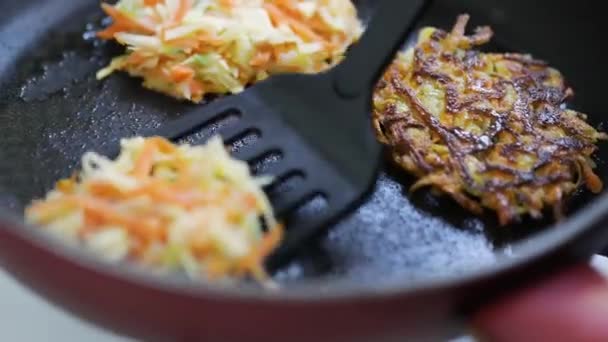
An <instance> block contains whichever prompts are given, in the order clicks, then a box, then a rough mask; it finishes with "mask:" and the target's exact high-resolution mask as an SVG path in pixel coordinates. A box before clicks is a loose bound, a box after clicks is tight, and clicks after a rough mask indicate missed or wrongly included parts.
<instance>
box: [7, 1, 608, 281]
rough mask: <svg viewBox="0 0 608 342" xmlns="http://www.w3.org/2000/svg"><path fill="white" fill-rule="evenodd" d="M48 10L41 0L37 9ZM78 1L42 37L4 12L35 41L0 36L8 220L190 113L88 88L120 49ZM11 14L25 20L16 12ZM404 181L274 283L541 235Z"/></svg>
mask: <svg viewBox="0 0 608 342" xmlns="http://www.w3.org/2000/svg"><path fill="white" fill-rule="evenodd" d="M48 3H52V2H47V4H46V5H45V6H44V7H47V6H48ZM57 3H58V4H59V3H61V1H57ZM84 3H87V2H85V1H74V2H73V3H71V4H69V5H63V6H64V9H65V12H64V13H63V14H65V15H67V16H66V18H65V19H61V20H59V21H58V23H56V24H53V25H49V27H48V29H47V28H46V26H47V25H46V24H47V23H45V22H34V21H32V22H29V23H28V22H27V21H26V22H23V20H27V19H25V18H27V17H28V16H30V17H32V19H35V18H36V16H37V15H36V14H34V12H31V11H26V10H25V9H22V8H20V7H23V6H19V5H17V6H8V7H9V8H8V10H7V11H5V12H4V14H6V13H9V14H12V15H11V16H10V17H7V18H6V19H4V21H3V23H2V24H3V25H6V24H7V22H8V21H9V19H10V18H11V17H12V18H16V16H15V14H18V15H21V17H20V18H21V20H22V21H21V22H19V23H17V24H18V25H24V24H25V25H27V27H28V28H29V29H30V30H31V31H32V32H35V35H36V37H35V39H33V40H32V42H31V43H30V44H29V45H30V46H29V47H28V48H25V49H22V48H20V49H13V47H12V45H11V44H16V40H18V39H19V38H18V37H0V42H2V45H0V48H2V49H3V53H4V51H6V53H8V58H10V61H9V62H8V63H6V62H5V61H2V62H3V63H2V64H0V66H2V69H3V73H2V77H1V78H0V81H1V82H2V89H1V91H0V121H1V123H2V128H3V135H2V137H1V138H0V147H1V148H0V158H1V160H2V172H1V174H2V176H1V178H0V187H1V189H2V193H1V195H0V196H1V197H0V202H1V204H2V205H3V206H8V207H10V208H11V209H13V210H15V211H17V212H20V211H21V210H22V208H23V205H24V204H25V203H27V202H28V201H29V200H30V199H32V198H35V197H38V196H41V195H42V194H43V193H44V192H45V191H46V190H47V189H49V188H50V187H51V186H52V184H53V182H54V181H55V180H56V179H58V178H60V177H65V176H67V175H69V174H70V172H71V171H72V170H74V169H75V168H76V167H77V166H78V162H79V156H80V155H82V153H83V152H84V151H86V150H101V151H103V150H104V148H106V147H107V146H108V145H110V144H114V143H116V141H117V139H120V138H121V137H127V136H132V135H135V134H137V133H138V132H141V131H142V130H144V129H146V128H151V127H156V126H158V125H161V124H162V123H163V122H165V121H167V120H171V119H172V118H174V117H176V116H178V115H180V113H181V112H183V111H184V109H186V108H189V107H191V105H188V104H185V103H179V102H177V101H174V100H172V99H169V98H167V97H164V96H160V95H158V94H156V93H152V92H150V91H147V90H143V89H142V88H141V87H140V86H139V84H138V81H137V80H134V79H130V78H128V77H126V76H125V75H117V76H113V77H111V78H109V79H108V80H107V81H103V82H98V81H96V80H95V77H94V74H95V71H96V70H97V69H99V68H100V67H101V66H103V65H105V64H106V63H107V62H108V60H109V58H110V56H112V55H114V54H116V53H118V52H119V51H120V48H118V47H116V46H114V45H112V44H105V43H101V42H99V41H97V40H95V39H94V38H93V34H92V31H93V30H94V29H96V28H98V27H99V24H100V20H101V18H102V16H101V14H100V11H99V10H98V8H97V5H96V4H89V5H81V4H84ZM368 5H369V4H368V3H367V2H365V1H362V2H360V4H359V7H360V14H361V15H362V17H366V16H367V15H368V14H369V9H370V6H368ZM3 6H6V5H3ZM33 7H35V6H33ZM456 8H457V6H456V5H454V4H452V5H451V6H448V5H447V4H445V3H444V2H441V1H437V2H436V3H435V5H434V6H432V7H431V9H430V11H429V12H428V13H427V15H426V17H425V19H424V20H423V22H422V23H423V24H425V25H439V26H441V27H444V28H446V29H447V28H449V27H450V25H452V22H453V20H454V19H455V16H456V14H457V13H459V12H463V11H466V10H471V9H468V8H466V7H462V8H459V9H456ZM455 9H456V10H455ZM20 10H21V11H26V12H24V13H18V12H19V11H20ZM11 11H16V12H17V13H11ZM487 15H489V17H488V16H487ZM497 18H500V10H499V9H495V10H493V11H491V12H490V13H486V16H482V15H478V16H474V17H473V24H475V23H488V24H493V22H494V21H496V19H497ZM502 20H505V19H504V18H503V19H502ZM38 26H45V27H44V28H43V27H40V28H38ZM494 27H495V29H496V30H497V31H498V34H497V36H498V39H497V40H498V41H499V42H503V41H505V40H506V39H507V38H506V37H507V33H510V32H514V29H507V30H504V31H503V30H501V29H503V28H504V26H500V25H497V24H496V25H494ZM505 31H506V32H505ZM530 35H531V36H539V35H540V33H534V32H531V33H530ZM526 41H527V40H526V39H521V40H517V41H509V42H512V46H515V48H511V45H507V44H504V45H502V46H501V45H496V46H495V47H494V48H496V49H505V50H510V49H521V48H524V47H528V48H529V49H528V51H532V52H536V51H538V50H540V48H538V47H536V46H526V45H525V44H526ZM517 44H520V45H517ZM538 53H539V54H540V56H539V57H542V58H547V59H549V60H551V61H552V62H554V63H555V64H556V65H557V66H558V67H560V66H561V65H560V58H558V57H559V55H555V54H552V53H551V50H549V51H543V52H541V51H538ZM565 53H566V54H568V53H569V54H570V55H571V57H570V58H569V59H576V58H583V57H584V58H585V59H587V58H593V57H589V56H590V55H589V54H586V53H585V52H584V51H581V50H574V51H569V52H568V51H566V52H565ZM15 55H18V57H17V58H15ZM552 57H554V58H552ZM13 58H15V59H13ZM562 62H564V61H563V60H562ZM564 64H566V65H564V66H563V67H562V69H564V72H565V74H566V75H567V76H571V77H570V79H573V78H576V79H575V81H574V82H573V83H574V85H575V86H578V87H577V88H575V89H577V90H578V92H579V93H580V94H581V97H585V96H589V95H587V94H588V93H593V92H595V93H597V89H594V88H593V87H592V84H593V83H592V82H591V83H589V82H585V79H584V78H583V77H586V76H583V77H576V76H577V75H580V73H579V74H576V73H574V72H572V71H570V70H569V69H568V68H569V67H570V66H571V65H570V64H571V63H570V64H568V63H564ZM573 67H581V65H580V64H579V65H575V66H573ZM602 70H605V68H600V70H598V72H605V71H602ZM579 71H580V70H579ZM598 76H599V75H598ZM579 104H584V105H583V106H582V107H583V109H584V110H587V111H588V112H589V113H590V116H591V119H592V120H593V121H594V122H595V123H597V120H594V119H595V118H597V117H598V116H599V114H600V113H602V108H601V107H599V106H597V105H595V103H594V102H590V103H589V102H588V103H580V102H579ZM208 136H209V132H204V133H203V134H198V135H194V136H192V137H191V139H189V141H190V142H193V143H197V142H201V141H202V138H203V137H208ZM601 165H602V164H600V167H601ZM600 173H601V175H602V178H603V179H606V173H605V172H604V173H602V171H601V170H600ZM411 181H412V179H411V178H409V177H408V176H403V175H400V174H399V172H398V171H397V170H394V169H392V168H391V167H390V165H388V164H387V166H386V172H385V173H383V174H382V176H381V177H380V179H379V180H378V184H377V188H376V191H375V192H374V194H373V195H372V197H371V199H370V200H369V201H368V202H367V203H366V204H365V205H364V206H363V207H362V208H361V209H360V210H359V211H358V212H357V213H355V214H354V215H352V216H351V217H350V218H348V219H346V220H345V221H344V222H343V223H342V224H340V225H339V226H337V227H335V228H334V229H333V230H332V231H331V233H330V234H329V236H328V237H327V238H325V239H323V241H321V242H320V243H318V244H314V245H312V246H311V247H310V248H308V249H307V250H306V251H305V252H304V253H303V254H302V256H301V257H300V259H299V260H296V261H295V262H294V264H293V265H292V266H290V267H288V268H286V269H285V270H283V271H282V272H280V273H279V274H278V277H279V279H282V280H285V281H289V280H294V279H299V278H302V277H321V276H339V277H348V278H352V279H355V280H357V281H358V282H359V281H362V280H363V281H365V280H374V279H376V278H377V277H378V276H379V275H382V276H383V277H384V278H390V277H392V276H398V277H400V278H403V277H404V275H405V276H406V277H411V278H412V279H425V278H428V277H435V276H437V275H449V274H461V273H463V272H467V271H470V270H473V269H477V268H479V267H481V266H487V265H491V264H493V263H494V262H495V259H496V254H500V255H506V256H509V255H510V252H511V250H510V248H509V243H510V242H512V241H514V240H518V239H521V238H523V237H526V236H527V235H529V234H530V233H531V232H534V231H536V230H537V229H536V227H544V226H546V225H547V222H550V220H546V221H543V222H534V221H529V220H526V221H525V222H524V223H523V224H520V225H513V226H509V227H505V228H500V227H497V224H496V221H495V220H494V218H493V217H492V216H491V215H487V216H486V217H483V218H481V219H480V218H475V217H473V216H471V215H468V214H467V213H466V212H464V210H462V209H461V208H459V207H457V206H456V205H455V204H453V203H452V202H451V201H450V200H447V199H440V198H437V197H435V196H433V195H431V194H430V193H428V192H425V191H420V192H418V193H416V194H414V195H410V194H408V190H407V189H408V186H409V184H411ZM578 197H580V198H579V199H577V201H575V202H574V203H573V204H572V205H571V207H576V206H577V205H578V204H579V203H578V202H584V201H586V200H587V198H588V197H589V196H588V195H586V194H582V195H579V196H578Z"/></svg>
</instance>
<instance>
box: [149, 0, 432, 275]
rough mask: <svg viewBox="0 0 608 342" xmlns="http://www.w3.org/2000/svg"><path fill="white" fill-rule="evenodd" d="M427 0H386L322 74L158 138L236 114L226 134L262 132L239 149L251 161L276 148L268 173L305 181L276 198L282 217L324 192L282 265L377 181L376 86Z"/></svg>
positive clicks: (192, 117)
mask: <svg viewBox="0 0 608 342" xmlns="http://www.w3.org/2000/svg"><path fill="white" fill-rule="evenodd" d="M424 2H425V1H422V0H415V1H406V0H382V1H380V2H379V4H378V8H377V9H376V13H375V15H374V17H373V19H372V22H371V24H370V26H369V27H368V29H367V30H366V32H365V33H364V35H363V37H362V38H361V40H360V42H358V43H357V44H356V45H354V46H353V47H352V48H351V50H350V51H349V53H348V55H347V58H346V59H345V60H344V61H343V62H342V63H341V64H340V65H338V66H337V67H335V68H333V69H332V70H331V71H329V72H326V73H323V74H319V75H281V76H274V77H272V78H270V79H268V80H266V81H264V82H261V83H258V84H257V85H255V86H253V87H251V88H249V89H247V90H246V91H244V92H243V93H241V94H239V95H235V96H230V97H225V98H221V99H219V100H216V101H214V102H211V103H210V104H208V105H205V106H202V107H201V108H200V109H197V110H195V111H194V112H193V113H189V114H186V115H185V116H182V117H181V118H179V119H176V120H174V121H172V122H170V123H169V124H167V125H166V126H164V127H162V128H161V129H160V130H159V131H157V132H155V134H156V135H160V136H164V137H167V138H169V139H173V140H175V139H180V138H182V137H184V136H186V135H188V134H190V133H192V132H194V131H196V130H197V129H198V128H200V127H202V126H205V125H206V124H207V123H209V122H212V121H214V119H216V118H217V117H218V116H221V115H224V114H226V113H227V112H229V111H237V112H239V113H240V120H239V121H238V122H237V123H235V124H232V125H230V126H228V127H226V128H225V129H220V130H219V132H218V133H219V134H220V135H221V136H222V137H223V138H224V140H233V139H235V138H236V137H239V136H241V135H242V134H243V133H244V132H247V131H251V130H255V131H257V132H258V133H259V135H260V137H259V139H258V140H256V141H255V143H254V144H252V145H251V146H247V148H245V149H242V150H241V151H238V152H236V153H235V156H236V157H237V158H240V159H242V160H247V161H251V160H254V159H256V158H259V157H260V156H263V155H265V154H267V153H269V152H280V154H281V155H282V158H281V160H280V161H278V162H276V163H274V164H273V165H272V166H270V168H269V169H267V170H265V172H264V173H265V174H269V175H272V176H275V177H278V178H281V177H284V176H285V175H288V174H290V173H293V172H298V173H299V174H301V175H303V176H304V181H303V183H302V184H300V185H299V186H298V187H297V188H295V189H293V190H292V191H288V192H285V193H281V194H280V195H279V196H277V197H276V198H273V206H274V208H275V211H276V212H277V213H278V216H279V217H281V216H284V215H287V214H288V213H289V212H290V211H291V210H293V209H295V208H297V207H298V206H299V205H300V204H301V203H303V202H305V201H306V200H307V199H309V198H311V196H314V195H318V194H322V195H323V197H324V198H325V199H326V201H327V206H326V207H325V208H324V210H323V211H321V212H319V213H317V214H316V215H314V217H310V218H307V219H306V220H300V221H298V222H293V223H292V224H290V226H289V227H287V232H286V236H285V240H284V241H283V243H282V245H281V247H280V248H279V249H278V250H277V251H276V252H275V253H274V254H273V255H272V256H271V258H270V259H269V265H268V266H269V267H270V268H273V267H276V266H278V265H280V264H282V263H283V262H285V261H286V260H288V257H289V256H291V255H292V253H293V252H294V251H295V250H296V248H297V247H298V246H300V245H301V244H302V243H303V242H305V241H307V240H309V239H310V238H311V237H313V236H315V235H318V233H320V232H322V231H323V229H324V228H326V227H328V226H330V225H331V224H332V223H334V222H335V221H336V220H338V219H339V218H340V217H342V216H343V215H344V214H346V213H348V212H349V211H351V210H352V209H354V208H356V206H357V205H358V203H359V202H360V201H361V200H362V199H363V198H364V197H365V195H366V194H367V193H368V192H369V191H370V190H371V188H372V186H373V185H374V182H375V179H376V175H377V171H378V168H379V161H380V154H381V147H380V145H379V144H378V143H377V142H376V139H375V137H374V135H373V133H372V129H371V125H370V110H371V96H372V89H373V87H374V85H375V83H376V81H377V80H378V78H379V77H380V75H381V73H382V71H383V70H384V69H385V68H386V67H387V66H388V64H389V63H390V61H391V60H392V58H393V56H394V55H395V53H396V52H397V50H398V49H399V47H400V45H401V44H402V42H404V40H405V38H406V37H405V36H406V34H407V33H408V31H409V30H410V29H411V26H412V23H413V21H414V19H415V17H416V16H417V14H418V13H419V11H420V10H421V8H422V5H423V4H424Z"/></svg>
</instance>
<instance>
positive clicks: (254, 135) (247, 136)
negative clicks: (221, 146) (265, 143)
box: [226, 128, 262, 153]
mask: <svg viewBox="0 0 608 342" xmlns="http://www.w3.org/2000/svg"><path fill="white" fill-rule="evenodd" d="M261 137H262V132H260V130H259V129H257V128H251V129H248V130H246V131H244V132H243V133H241V134H239V135H237V136H236V137H234V138H232V139H229V140H226V145H228V146H229V148H230V151H231V152H232V153H236V152H239V151H241V150H242V149H245V148H247V147H248V146H250V145H253V144H255V143H256V141H258V140H260V138H261Z"/></svg>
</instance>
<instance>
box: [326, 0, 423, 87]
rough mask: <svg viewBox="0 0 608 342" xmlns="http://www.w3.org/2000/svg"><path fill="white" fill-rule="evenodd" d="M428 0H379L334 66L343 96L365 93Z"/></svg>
mask: <svg viewBox="0 0 608 342" xmlns="http://www.w3.org/2000/svg"><path fill="white" fill-rule="evenodd" d="M428 2H429V1H428V0H382V1H380V2H379V4H378V7H377V8H376V10H375V12H374V14H373V17H372V20H371V23H370V25H369V26H368V28H367V30H366V31H365V33H364V34H363V36H362V37H361V40H360V41H359V42H358V43H357V44H355V45H353V46H352V47H351V49H350V51H349V52H348V53H347V55H346V59H345V60H344V61H343V62H342V63H341V64H340V65H339V66H338V67H336V70H335V81H334V88H335V89H336V91H337V92H338V94H340V95H341V96H343V97H347V98H353V97H357V96H359V95H365V96H368V95H369V94H370V92H371V90H372V89H373V87H374V85H375V84H376V82H377V81H378V79H379V78H380V77H381V75H382V73H383V72H384V70H385V69H386V67H387V66H388V65H389V64H390V63H391V61H392V60H393V58H394V56H395V54H396V53H397V51H399V49H400V48H401V46H402V45H403V44H404V42H405V39H406V38H407V35H408V33H409V32H410V31H411V30H412V28H413V27H414V24H415V22H416V21H417V19H418V17H419V15H420V14H421V13H422V10H423V8H424V7H425V6H424V5H425V4H426V3H428Z"/></svg>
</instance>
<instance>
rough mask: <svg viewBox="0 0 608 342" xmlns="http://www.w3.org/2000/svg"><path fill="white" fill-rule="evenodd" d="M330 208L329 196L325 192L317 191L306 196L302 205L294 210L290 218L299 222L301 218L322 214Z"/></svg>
mask: <svg viewBox="0 0 608 342" xmlns="http://www.w3.org/2000/svg"><path fill="white" fill-rule="evenodd" d="M328 208H329V202H328V200H327V196H326V195H325V194H323V193H320V192H316V193H313V194H312V195H310V196H308V197H306V198H305V199H304V200H303V201H302V203H301V204H300V205H298V206H297V207H296V208H295V209H293V210H292V214H290V216H289V220H290V221H292V222H298V221H300V220H306V219H310V218H312V217H316V216H321V215H323V213H324V212H325V211H326V210H327V209H328Z"/></svg>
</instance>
